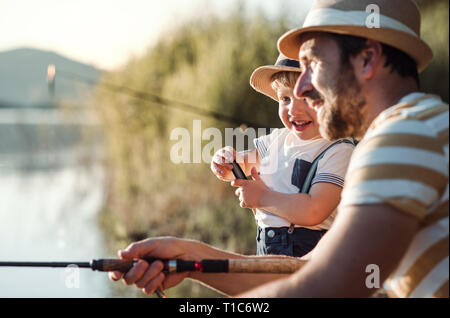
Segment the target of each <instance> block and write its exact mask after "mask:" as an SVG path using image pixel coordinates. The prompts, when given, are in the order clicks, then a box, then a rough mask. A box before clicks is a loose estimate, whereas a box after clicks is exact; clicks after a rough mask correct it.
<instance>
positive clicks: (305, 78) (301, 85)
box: [294, 69, 314, 99]
mask: <svg viewBox="0 0 450 318" xmlns="http://www.w3.org/2000/svg"><path fill="white" fill-rule="evenodd" d="M313 89H314V87H313V85H312V83H311V73H310V70H309V69H308V70H306V71H304V72H303V73H301V74H300V76H299V77H298V79H297V83H295V87H294V96H295V97H296V98H298V99H300V98H302V97H304V96H305V93H307V92H310V91H312V90H313Z"/></svg>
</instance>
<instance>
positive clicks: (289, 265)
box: [0, 258, 304, 298]
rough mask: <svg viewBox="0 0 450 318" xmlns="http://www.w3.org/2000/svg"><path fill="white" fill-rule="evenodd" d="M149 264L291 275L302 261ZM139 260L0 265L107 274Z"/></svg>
mask: <svg viewBox="0 0 450 318" xmlns="http://www.w3.org/2000/svg"><path fill="white" fill-rule="evenodd" d="M142 259H143V260H145V261H147V262H148V263H149V264H151V263H153V262H155V261H161V262H163V264H164V267H163V272H164V273H174V272H177V273H180V272H203V273H278V274H290V273H294V272H295V271H297V270H298V269H300V267H301V266H302V265H303V264H304V261H301V260H300V259H296V258H285V259H216V260H214V259H204V260H201V261H191V260H180V259H176V260H165V259H157V258H142ZM137 261H138V260H123V259H93V260H91V261H89V262H17V261H16V262H0V267H53V268H54V267H68V266H77V267H79V268H90V269H92V270H94V271H100V272H109V271H120V272H122V273H125V272H127V271H128V270H130V269H131V268H132V267H133V266H134V265H135V264H136V263H137ZM155 293H156V295H157V296H158V297H159V298H166V295H165V294H164V292H163V291H162V290H161V288H157V289H156V290H155Z"/></svg>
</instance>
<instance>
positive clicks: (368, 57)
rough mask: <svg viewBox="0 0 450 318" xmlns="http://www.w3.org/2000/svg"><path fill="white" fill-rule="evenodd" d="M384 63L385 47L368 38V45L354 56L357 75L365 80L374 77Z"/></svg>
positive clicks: (353, 62) (353, 60)
mask: <svg viewBox="0 0 450 318" xmlns="http://www.w3.org/2000/svg"><path fill="white" fill-rule="evenodd" d="M383 63H384V58H383V47H382V46H381V43H380V42H377V41H373V40H367V43H366V47H365V48H364V49H363V50H362V51H361V52H360V53H359V54H358V55H356V56H355V57H353V58H352V64H353V66H354V69H355V74H356V76H357V77H359V78H361V79H365V80H368V79H370V78H372V77H373V76H374V74H375V72H376V70H377V68H379V67H380V66H382V64H383Z"/></svg>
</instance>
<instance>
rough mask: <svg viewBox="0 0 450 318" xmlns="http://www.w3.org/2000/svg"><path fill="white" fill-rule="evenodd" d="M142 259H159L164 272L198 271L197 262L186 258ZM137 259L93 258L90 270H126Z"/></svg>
mask: <svg viewBox="0 0 450 318" xmlns="http://www.w3.org/2000/svg"><path fill="white" fill-rule="evenodd" d="M142 260H144V261H146V262H147V263H149V264H151V263H153V262H154V261H161V262H163V264H164V268H163V271H164V272H167V273H169V272H185V271H198V270H200V268H199V263H198V262H195V261H187V260H164V259H159V258H153V257H144V258H142ZM137 261H138V260H123V259H93V260H91V261H90V266H91V268H92V270H96V271H101V272H110V271H119V272H122V273H126V272H128V271H129V270H130V269H131V268H132V267H133V266H134V265H135V264H136V263H137Z"/></svg>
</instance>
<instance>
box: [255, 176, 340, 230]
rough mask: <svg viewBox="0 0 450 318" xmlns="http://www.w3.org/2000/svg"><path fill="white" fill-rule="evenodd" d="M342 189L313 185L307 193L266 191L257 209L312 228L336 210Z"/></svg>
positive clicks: (321, 183)
mask: <svg viewBox="0 0 450 318" xmlns="http://www.w3.org/2000/svg"><path fill="white" fill-rule="evenodd" d="M341 191H342V188H341V187H340V186H338V185H336V184H333V183H325V182H320V183H315V184H314V185H313V186H312V187H311V190H310V192H309V194H305V193H294V194H286V193H280V192H276V191H273V190H270V189H267V190H266V191H265V192H264V193H263V195H262V196H261V198H260V203H259V206H258V208H261V209H264V210H266V211H268V212H270V213H273V214H275V215H278V216H280V217H282V218H284V219H286V220H288V221H289V222H291V223H294V224H298V225H303V226H314V225H317V224H320V223H322V222H323V221H324V220H326V219H327V218H328V216H329V215H330V214H331V213H332V212H333V211H334V209H336V207H337V206H338V204H339V201H340V197H341Z"/></svg>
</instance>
